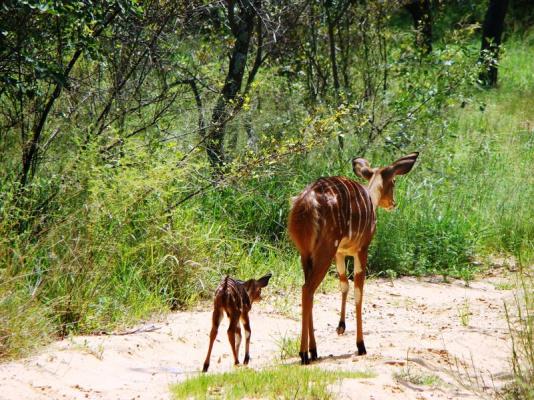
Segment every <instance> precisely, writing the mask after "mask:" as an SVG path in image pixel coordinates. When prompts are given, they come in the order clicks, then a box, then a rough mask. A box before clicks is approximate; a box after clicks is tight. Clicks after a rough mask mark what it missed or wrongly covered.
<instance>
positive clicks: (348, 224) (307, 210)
mask: <svg viewBox="0 0 534 400" xmlns="http://www.w3.org/2000/svg"><path fill="white" fill-rule="evenodd" d="M375 226H376V215H375V211H374V208H373V204H372V202H371V197H370V196H369V193H368V192H367V189H366V188H365V187H363V186H362V185H361V184H359V183H358V182H356V181H353V180H351V179H348V178H345V177H341V176H334V177H328V178H320V179H318V180H317V181H315V182H314V183H312V184H310V185H309V186H307V187H306V189H304V190H303V191H302V193H301V194H300V195H298V196H297V197H295V198H294V199H293V206H292V208H291V212H290V214H289V221H288V229H289V235H290V237H291V239H292V240H293V242H294V243H295V245H296V246H297V248H298V249H299V251H300V252H301V253H302V252H304V253H311V252H312V250H313V247H314V245H315V243H316V241H317V238H318V237H320V236H321V237H324V236H326V235H328V236H330V237H331V238H332V240H333V241H334V242H336V241H337V243H335V245H336V246H337V245H338V244H339V243H341V242H342V241H349V242H355V243H358V242H363V243H364V244H365V243H368V242H369V241H370V240H371V237H372V235H373V233H374V230H375Z"/></svg>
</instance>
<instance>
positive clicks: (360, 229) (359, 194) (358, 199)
mask: <svg viewBox="0 0 534 400" xmlns="http://www.w3.org/2000/svg"><path fill="white" fill-rule="evenodd" d="M355 197H356V196H355ZM355 201H356V204H358V216H359V218H358V235H357V236H356V243H359V242H360V240H361V239H362V236H363V230H362V229H363V228H365V225H364V226H363V227H362V226H361V223H362V219H363V218H364V215H363V213H362V208H361V205H362V203H365V202H364V199H363V197H362V194H361V191H360V186H358V197H357V198H356V199H355ZM363 205H364V204H363Z"/></svg>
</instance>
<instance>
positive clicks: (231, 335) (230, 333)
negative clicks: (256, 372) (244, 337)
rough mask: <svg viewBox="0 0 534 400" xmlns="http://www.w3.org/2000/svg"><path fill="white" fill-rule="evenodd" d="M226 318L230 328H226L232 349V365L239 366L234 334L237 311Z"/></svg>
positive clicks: (237, 319)
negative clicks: (228, 319)
mask: <svg viewBox="0 0 534 400" xmlns="http://www.w3.org/2000/svg"><path fill="white" fill-rule="evenodd" d="M228 317H229V318H230V326H228V341H229V342H230V347H231V348H232V354H233V355H234V364H235V365H238V364H239V359H238V358H237V346H236V345H237V342H236V334H237V329H238V324H239V311H238V312H233V313H232V314H229V315H228ZM238 340H241V332H239V339H238Z"/></svg>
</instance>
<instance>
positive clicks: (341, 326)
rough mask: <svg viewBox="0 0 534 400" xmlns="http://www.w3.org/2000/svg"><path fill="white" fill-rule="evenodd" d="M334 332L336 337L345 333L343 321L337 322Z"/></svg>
mask: <svg viewBox="0 0 534 400" xmlns="http://www.w3.org/2000/svg"><path fill="white" fill-rule="evenodd" d="M336 332H337V334H338V335H343V334H344V333H345V321H339V325H338V326H337V329H336Z"/></svg>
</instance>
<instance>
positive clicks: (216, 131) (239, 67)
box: [206, 0, 261, 174]
mask: <svg viewBox="0 0 534 400" xmlns="http://www.w3.org/2000/svg"><path fill="white" fill-rule="evenodd" d="M236 3H237V4H238V6H239V13H238V15H237V16H234V7H235V4H236ZM258 7H259V2H258V1H257V0H256V1H253V0H237V1H230V2H228V19H229V21H230V26H231V28H232V33H233V35H234V37H235V43H234V48H233V50H232V55H231V57H230V65H229V68H228V74H227V75H226V80H225V83H224V86H223V88H222V90H221V93H220V94H219V98H218V99H217V103H216V104H215V107H214V108H213V113H212V117H211V122H212V126H211V128H210V129H209V130H208V132H207V134H208V137H207V140H206V152H207V155H208V158H209V161H210V164H211V166H212V167H213V169H214V172H215V173H216V174H220V173H222V169H223V166H224V162H225V154H224V133H225V126H226V123H227V122H228V120H229V119H230V118H231V116H232V104H231V103H232V102H234V101H235V100H236V99H237V95H238V93H239V91H240V90H241V83H242V81H243V75H244V74H245V66H246V64H247V57H248V52H249V45H250V40H251V37H252V32H253V29H254V17H255V16H256V11H255V10H256V9H258ZM258 23H261V21H258Z"/></svg>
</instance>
